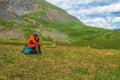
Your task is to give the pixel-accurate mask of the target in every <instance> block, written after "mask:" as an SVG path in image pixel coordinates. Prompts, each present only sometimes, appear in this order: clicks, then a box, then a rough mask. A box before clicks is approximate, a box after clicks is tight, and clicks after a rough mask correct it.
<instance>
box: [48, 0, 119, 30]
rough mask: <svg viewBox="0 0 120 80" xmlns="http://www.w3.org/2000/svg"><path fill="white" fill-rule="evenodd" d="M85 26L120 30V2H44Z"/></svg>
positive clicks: (73, 0) (70, 0) (68, 0)
mask: <svg viewBox="0 0 120 80" xmlns="http://www.w3.org/2000/svg"><path fill="white" fill-rule="evenodd" d="M46 1H48V2H50V3H52V4H54V5H56V6H59V7H60V8H62V9H64V10H65V11H67V12H68V13H69V14H71V15H73V16H75V17H77V18H78V19H79V20H80V21H82V22H83V23H84V24H86V25H90V26H93V27H94V26H95V27H100V28H105V29H117V28H119V29H120V0H46Z"/></svg>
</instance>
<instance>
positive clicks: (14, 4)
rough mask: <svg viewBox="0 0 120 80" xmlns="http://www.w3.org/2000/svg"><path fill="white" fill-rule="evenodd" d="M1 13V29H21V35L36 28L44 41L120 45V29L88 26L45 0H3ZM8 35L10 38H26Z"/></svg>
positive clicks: (28, 33) (30, 32) (98, 45)
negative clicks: (116, 30) (113, 29)
mask: <svg viewBox="0 0 120 80" xmlns="http://www.w3.org/2000/svg"><path fill="white" fill-rule="evenodd" d="M31 5H32V6H31ZM1 11H2V12H1ZM9 11H10V13H9ZM0 16H1V19H0V27H3V28H4V29H3V28H1V29H0V30H1V31H4V32H6V31H7V30H8V31H12V30H14V29H16V30H18V31H17V32H18V33H20V34H19V36H23V35H24V38H28V37H29V36H30V35H31V34H32V33H33V32H35V31H36V32H38V33H39V34H40V37H41V39H42V40H43V41H57V42H69V43H71V44H72V45H79V46H89V47H97V48H120V45H118V44H120V36H119V35H120V33H119V32H115V31H112V30H105V29H100V28H93V27H89V26H86V25H84V24H83V23H82V22H80V21H79V20H78V19H77V18H75V17H74V16H71V15H69V14H68V13H66V12H65V11H64V10H62V9H60V8H59V7H56V6H54V5H52V4H50V3H48V2H46V1H45V0H25V1H24V0H17V1H16V0H4V1H2V2H0ZM6 16H7V17H6ZM14 33H15V32H14ZM12 34H13V33H12ZM1 35H4V33H3V34H1ZM5 36H6V37H5V38H7V37H9V39H24V38H21V37H19V38H14V37H12V36H10V35H5ZM0 38H3V36H2V37H0Z"/></svg>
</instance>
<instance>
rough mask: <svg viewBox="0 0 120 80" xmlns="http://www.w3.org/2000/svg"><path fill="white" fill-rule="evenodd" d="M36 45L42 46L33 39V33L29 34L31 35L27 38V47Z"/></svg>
mask: <svg viewBox="0 0 120 80" xmlns="http://www.w3.org/2000/svg"><path fill="white" fill-rule="evenodd" d="M36 45H39V46H42V45H41V44H40V43H39V42H37V41H36V40H35V37H34V36H33V35H31V37H30V38H29V40H28V45H27V46H28V47H32V48H35V47H36Z"/></svg>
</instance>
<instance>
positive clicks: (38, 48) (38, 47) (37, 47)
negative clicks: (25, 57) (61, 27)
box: [35, 45, 42, 54]
mask: <svg viewBox="0 0 120 80" xmlns="http://www.w3.org/2000/svg"><path fill="white" fill-rule="evenodd" d="M35 51H36V54H42V53H41V49H40V46H39V45H36V47H35Z"/></svg>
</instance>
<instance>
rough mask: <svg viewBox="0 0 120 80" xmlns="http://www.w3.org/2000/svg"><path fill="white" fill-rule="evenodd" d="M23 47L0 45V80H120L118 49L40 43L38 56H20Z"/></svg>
mask: <svg viewBox="0 0 120 80" xmlns="http://www.w3.org/2000/svg"><path fill="white" fill-rule="evenodd" d="M3 42H4V41H3ZM3 42H2V41H1V43H3ZM9 42H10V41H9ZM25 43H26V41H16V40H14V41H11V42H10V43H9V44H8V43H6V44H5V43H3V44H0V47H1V48H0V80H120V76H119V75H120V50H119V49H95V48H90V47H79V46H72V45H62V44H61V45H58V44H56V45H53V44H54V43H49V42H42V43H43V45H44V46H43V47H42V48H41V50H42V55H41V56H38V55H24V54H23V53H22V49H23V47H24V44H25Z"/></svg>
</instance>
